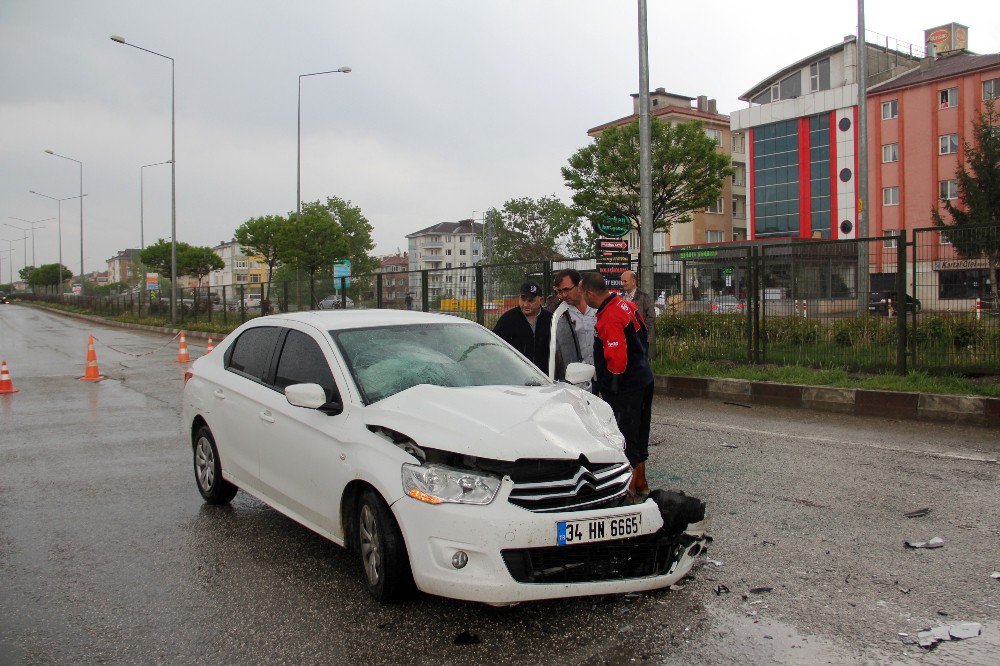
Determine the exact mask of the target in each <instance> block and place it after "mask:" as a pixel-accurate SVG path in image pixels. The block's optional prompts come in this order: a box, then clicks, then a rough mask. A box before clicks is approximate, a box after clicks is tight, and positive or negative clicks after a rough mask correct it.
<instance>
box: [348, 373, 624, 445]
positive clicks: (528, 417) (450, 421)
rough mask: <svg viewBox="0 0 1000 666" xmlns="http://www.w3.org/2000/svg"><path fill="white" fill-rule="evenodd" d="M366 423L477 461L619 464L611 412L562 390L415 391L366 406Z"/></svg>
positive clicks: (590, 399) (582, 394)
mask: <svg viewBox="0 0 1000 666" xmlns="http://www.w3.org/2000/svg"><path fill="white" fill-rule="evenodd" d="M365 421H366V423H367V424H369V425H375V426H384V427H387V428H391V429H393V430H396V431H398V432H400V433H402V434H404V435H407V436H408V437H410V438H411V439H412V440H413V441H414V442H416V444H417V446H426V447H430V448H434V449H439V450H443V451H450V452H453V453H458V454H461V455H470V456H477V457H480V458H491V459H494V460H507V461H514V460H518V459H520V458H550V459H560V458H571V459H576V458H579V457H580V455H584V456H586V457H587V459H588V460H591V461H592V462H614V461H618V460H624V459H625V456H624V454H623V453H622V450H623V446H624V438H623V437H622V435H621V433H620V432H619V431H618V427H617V426H616V425H615V421H614V415H613V414H612V412H611V408H610V407H609V406H608V405H607V403H605V402H604V401H603V400H601V399H600V398H598V397H596V396H594V395H592V394H590V393H587V392H585V391H582V390H580V389H578V388H575V387H572V386H569V385H555V386H552V385H550V386H523V387H514V386H472V387H462V388H451V387H444V386H432V385H428V384H421V385H419V386H413V387H410V388H408V389H406V390H405V391H401V392H399V393H397V394H395V395H393V396H391V397H389V398H386V399H385V400H381V401H379V402H377V403H375V404H373V405H369V406H368V407H367V408H366V409H365Z"/></svg>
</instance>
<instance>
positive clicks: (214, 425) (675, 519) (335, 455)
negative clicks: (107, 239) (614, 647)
mask: <svg viewBox="0 0 1000 666" xmlns="http://www.w3.org/2000/svg"><path fill="white" fill-rule="evenodd" d="M590 372H592V369H591V368H590V367H589V366H571V368H570V371H569V373H568V374H569V375H570V376H571V379H575V380H576V381H581V382H585V381H586V380H588V379H589V377H590ZM183 426H184V429H185V431H186V432H187V434H188V435H189V437H190V442H189V444H190V446H191V451H192V453H193V457H194V471H195V477H196V481H197V485H198V490H199V491H200V492H201V494H202V496H203V497H204V499H205V501H207V502H209V503H213V504H220V503H226V502H229V501H230V500H231V499H232V498H233V497H234V496H235V494H236V492H237V490H238V489H242V490H244V491H245V492H247V493H250V494H251V495H253V496H255V497H257V498H259V499H260V500H262V501H263V502H265V503H267V504H268V505H270V506H271V507H273V508H275V509H276V510H278V511H280V512H281V513H283V514H285V515H287V516H289V517H290V518H292V519H294V520H296V521H298V522H299V523H301V524H302V525H304V526H306V527H308V528H309V529H311V530H314V531H316V532H318V533H319V534H321V535H323V536H325V537H327V538H328V539H330V540H331V541H333V542H335V543H337V544H339V545H341V546H345V547H347V548H349V549H351V550H352V551H356V552H358V553H359V554H360V559H361V563H362V570H363V574H364V579H365V581H366V582H367V586H368V589H369V591H370V592H371V594H372V595H373V596H374V597H375V598H376V599H379V600H381V601H387V600H390V599H392V598H393V597H395V596H397V595H398V594H400V593H402V592H405V591H406V590H407V589H409V588H410V587H411V586H412V585H414V584H415V585H416V587H417V588H418V589H420V590H422V591H424V592H427V593H430V594H436V595H440V596H445V597H452V598H457V599H467V600H472V601H478V602H483V603H488V604H496V605H500V604H513V603H518V602H523V601H529V600H535V599H552V598H558V597H572V596H582V595H592V594H616V593H622V592H632V591H641V590H650V589H656V588H662V587H666V586H668V585H671V584H673V583H675V582H676V581H677V580H679V579H680V578H681V577H683V576H684V575H685V574H686V573H687V572H688V571H689V570H690V568H691V566H692V564H693V563H694V561H695V559H696V558H697V557H698V555H699V554H701V552H702V551H703V549H704V544H705V541H706V539H707V537H706V535H705V523H704V522H703V518H704V504H702V503H701V502H700V501H698V500H696V499H694V498H690V497H687V496H685V495H684V494H683V493H675V492H664V491H657V492H654V493H653V495H651V497H650V498H649V499H647V500H646V501H643V502H633V500H631V499H630V498H629V497H628V494H627V491H628V484H629V480H630V478H631V470H630V468H629V465H628V462H627V461H626V459H625V454H624V452H623V440H622V436H621V434H620V433H619V432H618V429H617V427H616V426H615V422H614V418H613V416H612V413H611V409H610V408H609V407H608V406H607V405H606V404H605V403H604V402H603V401H602V400H600V399H599V398H596V397H595V396H593V395H592V394H590V393H588V392H586V391H583V390H581V389H580V388H578V387H576V386H573V385H571V384H568V383H565V382H558V383H557V382H552V381H550V380H549V379H548V378H547V377H546V376H545V375H544V374H542V373H541V372H539V370H538V369H537V368H536V367H535V366H534V365H533V364H532V363H530V362H529V361H527V360H526V359H525V358H524V357H523V356H521V355H520V354H518V353H517V352H516V351H514V350H513V349H512V348H511V347H509V346H508V345H507V344H506V343H505V342H503V341H502V340H501V339H500V338H498V337H497V336H496V335H494V334H493V333H492V332H490V331H488V330H487V329H485V328H483V327H482V326H479V325H478V324H475V323H472V322H468V321H466V320H463V319H459V318H455V317H449V316H445V315H434V314H425V313H419V312H404V311H391V310H368V311H337V312H303V313H297V314H285V315H273V316H268V317H260V318H256V319H253V320H252V321H249V322H247V323H246V324H244V325H243V326H241V327H240V328H238V329H237V330H236V331H234V332H233V333H232V334H231V335H229V336H228V337H227V338H226V339H225V341H224V342H223V343H222V344H220V345H219V346H218V347H216V349H215V351H214V352H212V353H211V354H208V355H206V356H204V357H202V358H200V359H198V360H197V361H195V362H194V364H193V365H192V366H191V369H190V371H189V372H188V373H187V374H186V375H185V387H184V400H183Z"/></svg>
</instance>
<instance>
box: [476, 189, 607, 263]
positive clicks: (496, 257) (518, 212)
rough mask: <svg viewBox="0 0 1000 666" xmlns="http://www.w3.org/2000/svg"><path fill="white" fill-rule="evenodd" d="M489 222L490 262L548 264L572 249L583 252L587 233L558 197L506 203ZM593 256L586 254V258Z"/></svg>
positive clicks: (529, 198) (524, 199)
mask: <svg viewBox="0 0 1000 666" xmlns="http://www.w3.org/2000/svg"><path fill="white" fill-rule="evenodd" d="M498 213H499V215H494V216H492V217H491V218H490V219H491V220H492V222H493V256H492V258H491V263H494V264H507V263H515V262H519V261H520V262H523V261H547V260H549V259H554V258H559V257H560V256H561V255H564V254H566V253H567V251H568V250H569V248H570V246H571V245H572V246H573V249H577V250H579V249H582V248H580V247H578V246H579V245H581V241H580V239H581V238H583V237H584V236H585V235H586V233H585V230H584V229H582V227H583V225H581V224H580V219H579V218H578V217H577V215H576V214H575V213H574V212H573V210H572V209H571V208H570V207H569V206H567V205H566V204H564V203H563V202H561V201H559V199H557V198H556V197H555V195H551V196H543V197H540V198H538V199H532V198H531V197H522V198H520V199H511V200H509V201H507V202H506V203H505V204H504V205H503V208H501V209H500V210H499V211H498ZM591 254H593V248H591V249H590V251H589V252H587V251H585V252H583V255H584V256H587V255H591Z"/></svg>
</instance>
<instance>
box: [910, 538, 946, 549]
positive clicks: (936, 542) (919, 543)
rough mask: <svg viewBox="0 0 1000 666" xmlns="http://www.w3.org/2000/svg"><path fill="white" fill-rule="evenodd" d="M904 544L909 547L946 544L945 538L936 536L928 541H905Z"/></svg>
mask: <svg viewBox="0 0 1000 666" xmlns="http://www.w3.org/2000/svg"><path fill="white" fill-rule="evenodd" d="M903 545H904V546H906V547H907V548H940V547H941V546H943V545H944V539H942V538H941V537H934V538H933V539H930V540H928V541H904V542H903Z"/></svg>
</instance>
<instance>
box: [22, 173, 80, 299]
mask: <svg viewBox="0 0 1000 666" xmlns="http://www.w3.org/2000/svg"><path fill="white" fill-rule="evenodd" d="M28 191H29V192H31V193H32V194H34V195H36V196H40V197H43V198H45V199H51V200H52V201H55V202H56V204H58V209H59V212H58V213H57V214H58V216H59V217H58V218H57V219H58V222H56V228H57V229H58V230H59V234H58V236H59V271H60V273H59V277H60V278H62V268H63V260H62V202H63V201H69V200H70V199H77V198H82V197H85V196H87V195H86V194H81V195H78V196H76V197H63V198H61V199H60V198H58V197H50V196H49V195H47V194H42V193H41V192H36V191H34V190H28ZM80 279H81V280H82V279H83V276H82V275H81V276H80ZM59 296H60V297H61V296H62V280H61V279H60V280H59Z"/></svg>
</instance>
